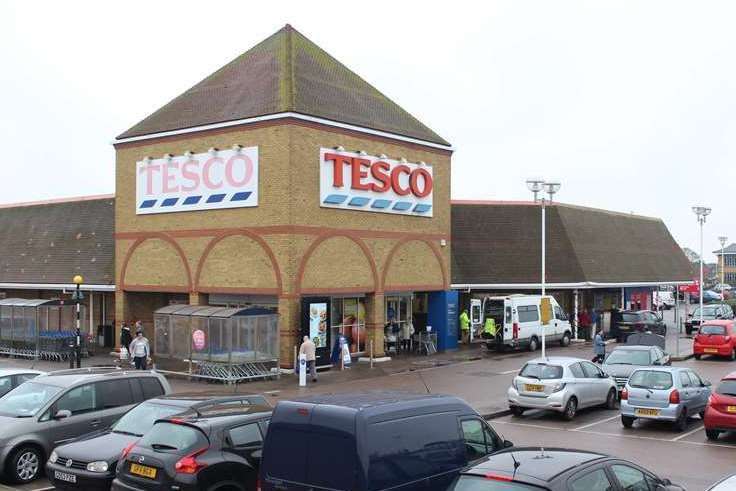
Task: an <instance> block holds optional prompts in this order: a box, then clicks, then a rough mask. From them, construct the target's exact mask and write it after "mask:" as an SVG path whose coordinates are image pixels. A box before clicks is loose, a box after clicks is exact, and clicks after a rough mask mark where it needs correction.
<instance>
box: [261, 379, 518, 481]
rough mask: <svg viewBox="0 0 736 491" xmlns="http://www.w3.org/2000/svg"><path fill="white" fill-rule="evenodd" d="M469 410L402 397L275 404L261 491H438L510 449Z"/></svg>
mask: <svg viewBox="0 0 736 491" xmlns="http://www.w3.org/2000/svg"><path fill="white" fill-rule="evenodd" d="M511 445H512V444H511V442H508V441H506V440H504V439H503V438H502V437H500V436H499V435H498V434H497V433H496V432H495V431H493V429H492V428H491V427H490V426H489V425H488V423H487V422H486V421H485V420H484V419H483V418H482V417H480V416H479V415H478V413H476V412H475V411H474V410H473V409H472V408H471V407H470V406H468V404H467V403H465V402H464V401H462V400H460V399H458V398H456V397H450V396H443V395H412V394H406V393H363V394H343V395H324V396H315V397H311V398H306V399H302V400H299V401H282V402H279V403H278V404H277V405H276V408H275V409H274V413H273V418H272V419H271V424H270V426H269V429H268V434H267V435H266V441H265V444H264V448H263V463H262V465H261V478H260V484H261V489H262V490H263V491H274V490H280V491H288V490H303V489H349V490H351V491H365V490H371V491H380V490H385V489H392V490H410V489H418V488H419V487H421V489H423V490H429V491H433V490H436V491H444V490H446V489H447V486H448V485H449V484H450V483H451V482H452V480H453V479H454V478H455V477H456V476H457V475H458V474H459V472H460V471H461V470H462V469H463V468H464V467H465V466H466V465H468V464H469V463H472V462H475V461H477V460H478V459H480V458H482V457H485V456H486V455H488V454H492V453H494V452H497V451H499V450H501V449H503V448H506V447H509V446H511Z"/></svg>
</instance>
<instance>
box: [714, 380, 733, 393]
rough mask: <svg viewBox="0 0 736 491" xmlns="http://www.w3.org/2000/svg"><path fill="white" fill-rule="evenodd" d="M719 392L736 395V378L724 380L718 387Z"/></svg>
mask: <svg viewBox="0 0 736 491" xmlns="http://www.w3.org/2000/svg"><path fill="white" fill-rule="evenodd" d="M716 393H717V394H721V395H723V396H735V397H736V380H722V381H721V384H720V385H719V386H718V388H717V389H716Z"/></svg>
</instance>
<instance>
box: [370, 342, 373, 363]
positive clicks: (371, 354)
mask: <svg viewBox="0 0 736 491" xmlns="http://www.w3.org/2000/svg"><path fill="white" fill-rule="evenodd" d="M370 347H371V353H370V357H371V368H373V340H372V339H371V342H370Z"/></svg>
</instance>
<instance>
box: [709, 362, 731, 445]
mask: <svg viewBox="0 0 736 491" xmlns="http://www.w3.org/2000/svg"><path fill="white" fill-rule="evenodd" d="M703 423H704V426H705V435H706V436H707V437H708V439H709V440H717V439H718V435H720V434H721V433H723V432H726V431H736V372H732V373H730V374H728V375H726V376H725V377H723V378H722V379H721V382H720V383H719V384H718V387H717V388H716V390H715V391H713V393H712V394H711V395H710V398H709V399H708V406H707V407H706V408H705V417H704V418H703Z"/></svg>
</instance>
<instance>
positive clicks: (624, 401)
mask: <svg viewBox="0 0 736 491" xmlns="http://www.w3.org/2000/svg"><path fill="white" fill-rule="evenodd" d="M710 386H711V383H710V382H708V381H704V380H703V379H702V378H700V376H699V375H698V374H697V373H695V372H694V371H693V370H690V369H689V368H681V367H650V368H640V369H638V370H636V371H635V372H634V373H633V374H631V377H630V378H629V381H628V382H627V383H626V387H624V390H623V391H622V392H621V424H623V425H624V427H625V428H631V426H632V425H633V424H634V420H636V419H654V420H661V421H670V422H672V423H673V427H674V429H675V430H676V431H684V430H685V428H687V420H688V418H689V417H691V416H695V415H696V414H699V415H700V417H701V418H702V417H703V416H704V414H705V407H706V405H707V403H708V397H710Z"/></svg>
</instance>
